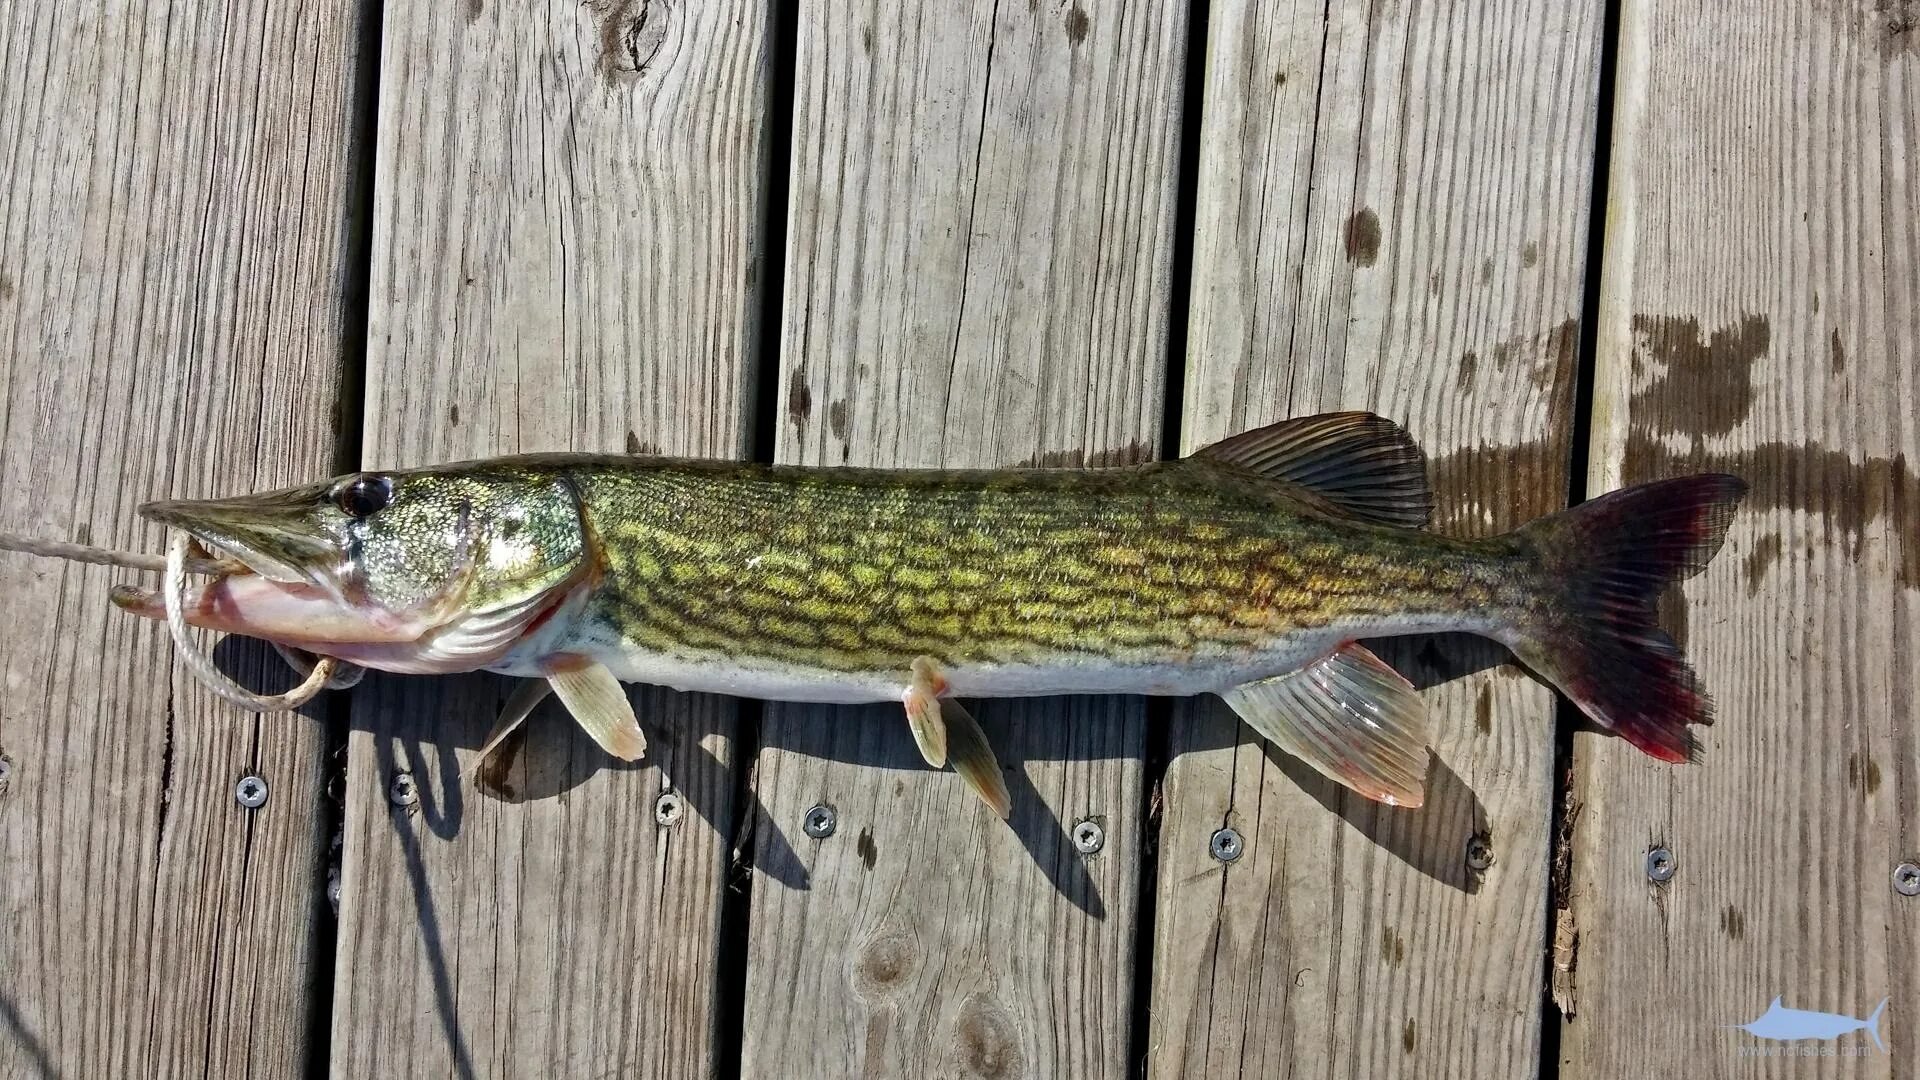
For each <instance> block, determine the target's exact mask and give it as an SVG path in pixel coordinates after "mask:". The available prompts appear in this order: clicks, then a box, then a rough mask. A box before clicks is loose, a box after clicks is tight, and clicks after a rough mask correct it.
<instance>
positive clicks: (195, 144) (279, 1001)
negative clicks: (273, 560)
mask: <svg viewBox="0 0 1920 1080" xmlns="http://www.w3.org/2000/svg"><path fill="white" fill-rule="evenodd" d="M359 8H360V5H359V4H357V3H353V2H350V0H319V2H316V3H311V4H306V5H304V6H302V7H301V8H300V9H298V10H296V9H295V8H293V7H292V6H289V5H239V6H236V7H231V8H219V7H216V6H210V5H197V6H192V7H189V8H182V9H176V10H167V9H165V8H164V7H162V6H157V5H141V4H104V5H102V4H62V5H47V4H33V3H20V4H13V3H10V4H0V176H4V177H5V178H6V180H5V182H4V184H3V185H0V523H3V525H0V527H4V528H7V529H9V530H14V531H19V532H25V533H29V534H34V535H40V536H50V537H59V538H64V539H69V540H79V541H82V542H87V541H91V542H94V543H100V544H107V545H111V546H114V547H120V548H129V547H131V548H142V549H145V550H148V551H159V550H160V549H161V539H160V536H161V532H160V530H159V529H157V528H155V527H153V526H149V525H145V524H141V523H139V522H138V521H137V519H136V518H135V515H134V507H135V506H136V504H138V503H140V502H142V501H145V500H147V499H153V498H167V497H193V496H208V495H215V494H236V493H238V492H241V491H245V490H250V489H255V488H261V487H272V486H279V485H284V484H288V483H291V482H293V481H295V480H297V479H300V478H303V477H306V476H310V475H313V474H316V473H326V472H328V471H329V470H330V469H331V468H332V467H333V463H334V456H335V446H336V443H337V439H338V435H337V432H336V431H335V430H334V429H333V426H332V425H333V422H334V419H335V418H334V415H333V409H334V407H335V404H336V401H337V399H338V398H339V396H340V395H341V394H342V393H343V386H344V383H345V378H344V376H345V369H344V363H343V356H344V351H343V344H344V341H345V339H346V334H347V325H346V297H345V290H346V283H347V281H348V280H349V275H350V271H349V268H348V266H347V258H348V255H347V251H346V244H345V240H346V237H347V235H348V231H347V215H348V188H349V178H350V175H351V167H350V166H351V157H352V155H353V153H354V148H353V146H352V144H351V139H350V136H351V130H352V123H351V107H352V101H351V98H352V85H353V75H354V69H355V66H356V64H357V63H358V57H357V55H356V45H357V34H358V29H357V21H358V13H359ZM131 577H132V575H129V574H127V573H125V572H113V571H108V570H104V569H100V568H82V567H79V566H74V565H70V564H62V563H55V562H51V561H32V560H28V559H26V558H24V557H21V556H15V555H6V556H4V557H0V591H3V592H4V593H5V596H6V619H5V624H4V626H0V668H3V669H4V686H5V696H4V699H0V761H5V762H7V773H6V776H5V778H4V779H0V866H4V867H5V869H4V870H0V1077H28V1076H32V1077H41V1076H55V1075H58V1076H175V1075H182V1074H189V1073H190V1074H191V1075H194V1076H205V1075H219V1076H240V1075H247V1076H284V1077H297V1076H301V1075H304V1072H305V1069H306V1062H307V1057H308V1053H309V1050H310V1046H309V1043H310V1039H309V1032H310V1025H311V1012H312V1009H313V1007H314V1003H315V998H314V993H315V991H316V989H318V987H319V985H320V982H319V980H320V979H321V978H323V977H324V975H323V972H324V970H325V967H326V964H327V958H326V956H324V955H316V948H315V946H316V944H317V941H318V928H319V925H320V920H321V918H322V913H323V912H324V905H323V902H322V899H321V897H322V882H323V878H324V863H323V860H324V857H325V842H326V837H325V835H324V832H323V829H324V822H325V821H326V818H327V814H326V812H325V810H324V805H323V792H322V785H323V775H324V765H325V763H324V760H323V759H324V756H325V753H324V747H325V741H326V740H325V729H324V725H323V724H322V723H321V722H320V720H319V719H318V717H317V716H316V715H314V714H311V713H310V714H309V715H307V716H305V717H284V716H275V717H270V718H268V719H266V720H265V721H261V720H259V719H258V718H255V717H249V716H246V715H244V714H241V713H238V712H236V711H235V710H234V709H233V707H232V706H230V705H227V704H226V703H224V702H222V701H219V700H218V699H216V698H214V697H213V696H212V695H211V694H208V693H207V692H205V691H204V690H203V689H201V687H200V685H199V684H198V683H196V682H195V681H194V680H193V679H192V678H191V677H189V676H188V675H187V674H186V672H185V670H184V669H183V668H181V667H179V666H178V665H176V664H175V663H174V662H173V660H172V657H171V651H172V647H171V644H170V642H169V641H168V639H167V634H166V631H165V630H164V628H161V627H160V626H158V625H157V624H154V623H148V622H144V621H140V620H135V619H132V618H129V617H127V616H125V615H122V614H120V613H118V612H116V611H114V610H112V609H111V608H110V607H109V606H108V605H107V589H108V586H109V585H110V584H111V583H112V582H113V581H115V580H128V579H130V578H131ZM148 583H149V584H151V583H152V582H151V581H149V582H148ZM216 655H218V656H220V657H222V658H225V659H226V660H228V661H229V662H230V663H231V665H232V667H231V668H230V670H234V671H235V673H236V674H237V675H238V676H239V677H240V678H242V679H244V680H247V681H248V682H249V683H251V684H252V685H256V686H258V685H273V683H274V682H275V680H280V686H281V687H284V686H285V685H286V680H285V676H284V674H283V673H284V667H283V666H282V665H281V664H280V663H279V661H278V660H276V659H275V658H274V657H273V655H272V654H271V653H270V652H266V651H265V650H264V648H263V647H261V648H252V647H247V646H244V645H239V644H238V643H236V644H235V645H234V646H228V647H223V648H222V649H221V650H220V651H219V652H218V653H217V654H216ZM249 773H258V774H259V775H261V776H263V777H264V778H265V779H266V780H267V782H268V785H269V786H268V801H267V803H266V805H265V806H264V807H262V808H260V809H258V810H252V811H249V810H246V809H243V808H242V807H241V806H239V805H238V804H237V803H236V802H235V799H234V785H235V783H236V781H238V780H239V778H240V777H242V776H243V775H247V774H249Z"/></svg>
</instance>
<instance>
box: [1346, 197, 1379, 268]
mask: <svg viewBox="0 0 1920 1080" xmlns="http://www.w3.org/2000/svg"><path fill="white" fill-rule="evenodd" d="M1379 258H1380V215H1378V214H1375V213H1374V212H1373V210H1372V209H1371V208H1368V207H1361V208H1360V210H1359V212H1358V213H1356V214H1354V215H1353V216H1352V217H1350V218H1348V219H1347V261H1348V262H1350V263H1352V264H1353V265H1355V266H1372V265H1373V264H1374V263H1375V262H1376V261H1377V260H1378V259H1379Z"/></svg>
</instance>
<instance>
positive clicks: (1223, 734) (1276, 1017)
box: [1148, 0, 1601, 1077]
mask: <svg viewBox="0 0 1920 1080" xmlns="http://www.w3.org/2000/svg"><path fill="white" fill-rule="evenodd" d="M1323 12H1324V15H1323ZM1600 33H1601V25H1600V17H1599V5H1598V4H1576V5H1564V4H1560V3H1555V2H1552V0H1523V2H1520V3H1514V4H1504V5H1499V6H1497V8H1488V9H1485V10H1484V12H1483V11H1482V10H1481V9H1478V8H1476V9H1475V10H1474V14H1473V16H1472V17H1468V16H1466V15H1465V14H1463V13H1462V12H1461V11H1460V10H1457V9H1453V8H1448V7H1446V6H1444V5H1443V6H1440V7H1435V6H1432V5H1391V4H1390V5H1375V6H1373V7H1371V8H1369V7H1367V6H1365V5H1343V4H1335V5H1333V6H1332V7H1330V8H1328V7H1325V6H1324V5H1322V4H1319V3H1317V2H1316V3H1311V4H1308V3H1301V4H1255V3H1250V2H1248V3H1242V2H1230V3H1216V4H1215V5H1214V6H1213V8H1212V10H1211V14H1210V17H1209V41H1208V63H1207V68H1206V77H1205V78H1206V83H1205V96H1204V99H1203V100H1204V107H1203V112H1202V119H1201V123H1202V127H1201V151H1200V153H1201V158H1200V187H1199V192H1198V205H1197V210H1196V218H1197V228H1196V237H1195V245H1194V283H1193V307H1192V323H1191V335H1190V340H1189V348H1188V367H1187V381H1186V395H1185V408H1184V411H1183V414H1182V421H1181V436H1182V443H1183V446H1184V447H1185V448H1186V449H1187V450H1189V451H1190V450H1192V449H1194V448H1197V447H1199V446H1201V445H1204V444H1206V443H1208V442H1210V441H1213V440H1216V439H1219V438H1221V437H1224V436H1226V435H1230V434H1232V433H1234V432H1237V431H1241V430H1244V429H1246V428H1249V427H1254V426H1257V425H1259V424H1262V423H1267V422H1270V421H1272V420H1275V419H1279V418H1282V417H1286V416H1296V415H1304V414H1310V413H1315V412H1322V411H1326V410H1329V409H1335V408H1369V409H1373V410H1375V411H1377V412H1380V413H1382V414H1384V415H1387V416H1390V417H1393V418H1394V419H1396V420H1399V421H1401V422H1402V423H1404V424H1406V426H1407V427H1408V428H1409V429H1410V430H1411V432H1412V433H1413V435H1414V437H1415V438H1416V439H1418V440H1419V441H1420V443H1421V444H1422V445H1423V446H1424V447H1425V449H1426V450H1427V452H1428V454H1429V457H1430V463H1431V471H1432V476H1433V480H1434V487H1435V491H1436V496H1437V501H1438V513H1437V515H1436V528H1438V529H1439V530H1441V531H1444V532H1448V533H1453V534H1457V535H1487V534H1491V533H1495V532H1500V531H1504V530H1506V529H1508V528H1510V527H1512V526H1514V525H1516V524H1518V523H1520V522H1522V521H1525V520H1527V519H1529V518H1531V517H1534V516H1536V515H1539V514H1542V513H1546V512H1549V511H1551V510H1554V509H1556V508H1558V507H1560V506H1561V505H1563V504H1564V501H1565V496H1566V491H1567V482H1566V481H1567V461H1568V452H1569V445H1570V444H1569V439H1570V432H1571V428H1572V406H1573V387H1574V379H1575V375H1576V367H1577V358H1576V351H1577V340H1578V336H1579V321H1578V320H1579V318H1580V312H1581V288H1582V285H1581V283H1582V270H1583V260H1584V257H1585V241H1586V231H1587V230H1586V221H1587V208H1588V205H1589V189H1590V184H1591V171H1592V170H1591V160H1590V159H1591V152H1592V146H1593V125H1594V117H1595V105H1596V93H1597V78H1598V68H1597V61H1598V54H1599V46H1600ZM1516 56H1524V57H1525V58H1526V61H1525V63H1515V62H1514V58H1515V57H1516ZM1382 652H1383V656H1385V658H1386V659H1387V660H1388V661H1389V662H1390V663H1393V664H1395V665H1396V666H1397V667H1399V668H1400V670H1402V671H1403V672H1405V673H1406V674H1407V675H1408V676H1409V678H1411V679H1413V680H1414V682H1415V683H1416V684H1418V685H1421V686H1423V687H1425V688H1426V689H1425V690H1424V693H1423V696H1424V697H1425V698H1426V699H1427V702H1428V705H1429V707H1430V708H1431V709H1432V711H1433V721H1434V729H1435V732H1436V735H1437V737H1438V744H1437V745H1436V746H1435V748H1434V751H1435V761H1434V764H1433V768H1432V773H1431V775H1430V777H1429V783H1428V803H1427V805H1426V806H1425V807H1424V808H1422V809H1418V810H1393V809H1387V808H1384V807H1379V806H1376V805H1373V804H1371V803H1368V802H1366V801H1365V800H1364V799H1361V798H1360V797H1358V796H1355V795H1351V794H1349V793H1347V792H1345V791H1344V789H1341V788H1338V787H1337V786H1335V785H1333V784H1332V783H1331V782H1329V781H1326V780H1324V779H1322V778H1321V777H1319V775H1318V774H1316V773H1313V772H1312V771H1311V770H1308V769H1305V768H1303V767H1301V766H1300V765H1299V764H1298V763H1297V762H1292V761H1290V760H1284V759H1283V760H1275V759H1274V758H1270V757H1269V756H1268V755H1267V754H1266V753H1265V752H1264V746H1263V744H1262V743H1261V742H1260V741H1259V740H1258V739H1257V737H1255V736H1253V735H1252V733H1251V732H1249V731H1247V730H1246V729H1244V728H1243V727H1242V726H1241V725H1240V724H1239V723H1238V722H1237V720H1236V719H1235V718H1234V717H1233V715H1232V714H1231V713H1230V712H1228V711H1227V710H1226V708H1225V707H1224V705H1222V704H1221V703H1219V702H1218V701H1215V700H1213V699H1211V698H1209V699H1205V700H1203V701H1195V702H1190V703H1184V704H1182V705H1181V706H1180V707H1178V708H1177V709H1176V713H1175V719H1174V723H1173V725H1172V728H1171V732H1170V739H1171V744H1170V747H1169V758H1170V760H1169V767H1168V772H1167V780H1166V818H1165V822H1164V824H1163V826H1162V829H1161V845H1160V877H1159V883H1158V891H1157V901H1158V909H1157V911H1158V926H1157V927H1156V935H1155V953H1154V964H1153V984H1154V985H1153V990H1152V994H1153V997H1152V1003H1151V1008H1152V1021H1151V1025H1152V1035H1151V1048H1150V1051H1149V1055H1148V1061H1149V1070H1148V1071H1149V1074H1150V1075H1153V1076H1160V1077H1171V1076H1208V1077H1216V1076H1245V1077H1267V1076H1282V1075H1285V1076H1416V1075H1417V1076H1528V1075H1533V1074H1534V1072H1535V1070H1536V1067H1537V1057H1538V1053H1539V1049H1538V1044H1539V1032H1540V1022H1539V1001H1540V992H1541V990H1540V979H1541V970H1542V961H1541V950H1542V948H1543V942H1544V937H1545V933H1544V929H1543V920H1542V913H1543V911H1544V910H1545V902H1546V901H1545V896H1546V889H1547V881H1548V874H1547V846H1548V845H1547V823H1548V821H1549V806H1550V801H1551V792H1552V788H1553V783H1552V765H1553V756H1554V753H1553V727H1554V699H1553V696H1552V695H1551V694H1550V693H1549V692H1548V691H1547V690H1545V689H1544V688H1542V687H1541V686H1539V685H1537V684H1535V683H1533V682H1532V681H1530V680H1528V679H1527V678H1525V677H1524V676H1523V675H1521V674H1519V673H1518V671H1517V669H1516V668H1515V667H1514V665H1513V664H1512V663H1511V662H1510V659H1509V657H1508V656H1507V654H1506V653H1505V652H1504V650H1501V649H1499V648H1497V647H1494V646H1490V645H1487V644H1484V643H1480V642H1477V641H1475V640H1473V639H1469V638H1464V637H1457V636H1447V637H1441V638H1434V639H1424V640H1422V639H1409V640H1407V641H1405V642H1394V643H1390V644H1389V645H1388V646H1386V647H1384V648H1383V650H1382ZM1223 826H1230V827H1232V828H1233V829H1235V830H1237V831H1238V832H1239V833H1240V834H1241V836H1242V837H1243V841H1244V848H1243V854H1242V855H1241V857H1240V858H1239V860H1238V861H1237V862H1233V863H1231V864H1223V863H1221V862H1220V861H1217V860H1216V859H1215V858H1213V856H1212V855H1211V854H1210V852H1209V839H1210V837H1211V835H1212V834H1213V832H1214V831H1215V830H1217V829H1220V828H1222V827H1223ZM1476 833H1479V834H1484V835H1490V837H1491V843H1492V851H1493V855H1494V863H1493V865H1492V867H1491V868H1490V869H1489V870H1487V872H1486V873H1485V874H1484V875H1483V876H1482V875H1476V874H1473V873H1471V872H1470V871H1469V868H1468V867H1467V866H1466V865H1465V861H1464V853H1465V851H1466V849H1467V847H1468V843H1469V840H1470V838H1472V837H1473V836H1474V835H1475V834H1476Z"/></svg>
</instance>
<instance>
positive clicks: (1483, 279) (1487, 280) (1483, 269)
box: [1480, 255, 1493, 285]
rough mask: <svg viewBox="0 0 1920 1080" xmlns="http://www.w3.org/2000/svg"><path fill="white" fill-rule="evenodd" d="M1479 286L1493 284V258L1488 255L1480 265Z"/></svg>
mask: <svg viewBox="0 0 1920 1080" xmlns="http://www.w3.org/2000/svg"><path fill="white" fill-rule="evenodd" d="M1480 284H1482V285H1491V284H1493V256H1491V255H1489V256H1487V257H1486V258H1485V259H1484V260H1482V261H1481V263H1480Z"/></svg>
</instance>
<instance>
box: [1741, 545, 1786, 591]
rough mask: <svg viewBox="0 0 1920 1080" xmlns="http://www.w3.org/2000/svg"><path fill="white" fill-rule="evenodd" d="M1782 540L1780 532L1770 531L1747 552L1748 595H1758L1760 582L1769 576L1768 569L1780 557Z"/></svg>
mask: <svg viewBox="0 0 1920 1080" xmlns="http://www.w3.org/2000/svg"><path fill="white" fill-rule="evenodd" d="M1780 547H1781V540H1780V534H1779V533H1768V534H1767V535H1765V536H1762V537H1761V538H1760V539H1759V540H1757V541H1755V543H1754V545H1753V550H1752V551H1749V552H1747V561H1746V571H1747V595H1748V596H1757V595H1759V593H1760V584H1761V582H1763V581H1765V580H1766V578H1767V571H1768V570H1769V569H1771V568H1772V566H1773V564H1774V562H1775V561H1776V560H1778V559H1779V558H1780Z"/></svg>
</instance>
